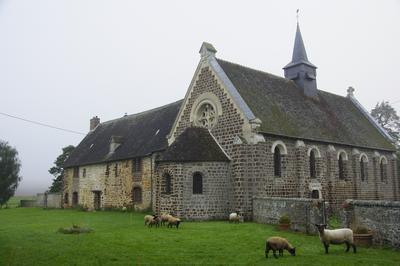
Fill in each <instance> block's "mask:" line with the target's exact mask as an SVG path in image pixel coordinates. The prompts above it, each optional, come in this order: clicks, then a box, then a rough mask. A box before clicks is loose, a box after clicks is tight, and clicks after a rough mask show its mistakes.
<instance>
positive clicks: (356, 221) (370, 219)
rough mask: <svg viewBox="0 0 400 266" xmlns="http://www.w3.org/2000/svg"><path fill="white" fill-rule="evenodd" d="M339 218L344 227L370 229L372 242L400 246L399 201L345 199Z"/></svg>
mask: <svg viewBox="0 0 400 266" xmlns="http://www.w3.org/2000/svg"><path fill="white" fill-rule="evenodd" d="M340 218H341V220H342V225H343V226H345V227H350V228H352V229H356V227H357V226H365V227H367V228H368V229H370V230H371V231H372V234H373V241H374V244H378V245H389V246H392V247H395V248H400V201H380V200H368V201H367V200H346V204H345V206H344V208H343V210H342V211H341V212H340Z"/></svg>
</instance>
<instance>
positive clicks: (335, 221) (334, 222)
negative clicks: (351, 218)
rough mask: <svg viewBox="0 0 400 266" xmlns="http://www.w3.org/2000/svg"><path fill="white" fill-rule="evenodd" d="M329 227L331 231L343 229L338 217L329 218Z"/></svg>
mask: <svg viewBox="0 0 400 266" xmlns="http://www.w3.org/2000/svg"><path fill="white" fill-rule="evenodd" d="M328 225H329V228H330V229H338V228H341V227H342V226H341V224H340V221H339V218H338V217H337V216H336V215H332V216H331V217H329V220H328Z"/></svg>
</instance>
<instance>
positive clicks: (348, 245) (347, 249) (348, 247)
mask: <svg viewBox="0 0 400 266" xmlns="http://www.w3.org/2000/svg"><path fill="white" fill-rule="evenodd" d="M344 243H345V244H346V252H349V249H350V244H349V242H347V241H346V242H344Z"/></svg>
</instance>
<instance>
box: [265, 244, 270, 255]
mask: <svg viewBox="0 0 400 266" xmlns="http://www.w3.org/2000/svg"><path fill="white" fill-rule="evenodd" d="M268 253H269V245H268V242H267V243H265V257H266V258H268Z"/></svg>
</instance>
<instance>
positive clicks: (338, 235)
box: [315, 224, 357, 254]
mask: <svg viewBox="0 0 400 266" xmlns="http://www.w3.org/2000/svg"><path fill="white" fill-rule="evenodd" d="M315 226H316V227H317V228H318V233H319V238H320V239H321V243H322V244H323V245H324V247H325V253H326V254H328V248H329V244H335V245H336V244H346V252H349V249H350V246H352V247H353V252H354V253H356V252H357V249H356V245H355V244H354V240H353V231H352V230H351V229H349V228H341V229H334V230H328V229H326V224H315Z"/></svg>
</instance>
